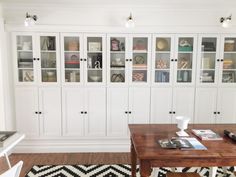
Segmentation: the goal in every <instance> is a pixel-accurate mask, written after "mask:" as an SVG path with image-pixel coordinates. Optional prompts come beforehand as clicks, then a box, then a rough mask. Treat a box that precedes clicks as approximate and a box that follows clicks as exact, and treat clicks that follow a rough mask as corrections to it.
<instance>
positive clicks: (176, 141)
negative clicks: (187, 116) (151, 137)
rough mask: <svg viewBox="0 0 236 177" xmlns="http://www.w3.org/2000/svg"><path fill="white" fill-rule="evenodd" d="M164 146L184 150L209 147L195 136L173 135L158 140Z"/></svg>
mask: <svg viewBox="0 0 236 177" xmlns="http://www.w3.org/2000/svg"><path fill="white" fill-rule="evenodd" d="M158 142H159V144H160V146H161V147H162V148H168V149H182V150H191V149H192V150H206V149H207V148H206V147H205V146H204V145H203V144H202V143H200V142H199V141H198V140H197V139H196V138H194V137H173V138H171V139H162V140H158Z"/></svg>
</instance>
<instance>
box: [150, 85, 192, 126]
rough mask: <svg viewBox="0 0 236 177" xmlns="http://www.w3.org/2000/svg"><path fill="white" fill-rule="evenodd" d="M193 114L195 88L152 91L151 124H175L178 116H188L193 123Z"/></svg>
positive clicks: (156, 89)
mask: <svg viewBox="0 0 236 177" xmlns="http://www.w3.org/2000/svg"><path fill="white" fill-rule="evenodd" d="M193 113H194V88H193V87H189V88H188V87H187V88H186V87H176V88H172V87H160V88H157V87H156V88H152V89H151V123H163V124H165V123H175V122H176V121H175V117H176V116H187V117H189V118H190V119H191V121H190V122H191V123H193Z"/></svg>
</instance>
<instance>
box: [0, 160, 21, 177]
mask: <svg viewBox="0 0 236 177" xmlns="http://www.w3.org/2000/svg"><path fill="white" fill-rule="evenodd" d="M22 165H23V161H20V162H18V163H17V164H16V165H14V166H13V167H12V168H10V169H9V170H7V171H6V172H4V173H3V174H1V175H0V177H19V176H20V171H21V168H22Z"/></svg>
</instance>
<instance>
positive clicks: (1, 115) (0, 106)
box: [0, 6, 5, 130]
mask: <svg viewBox="0 0 236 177" xmlns="http://www.w3.org/2000/svg"><path fill="white" fill-rule="evenodd" d="M3 38H4V21H3V18H2V8H1V6H0V130H5V109H4V106H5V104H4V100H5V99H4V84H3V65H2V64H3V45H4V43H3V41H4V40H3Z"/></svg>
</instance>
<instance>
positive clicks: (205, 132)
mask: <svg viewBox="0 0 236 177" xmlns="http://www.w3.org/2000/svg"><path fill="white" fill-rule="evenodd" d="M192 132H193V134H194V135H196V136H197V137H198V138H200V139H201V140H223V138H222V137H221V136H220V135H219V134H217V133H215V132H213V131H212V130H210V129H192Z"/></svg>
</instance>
